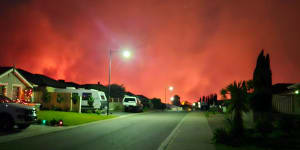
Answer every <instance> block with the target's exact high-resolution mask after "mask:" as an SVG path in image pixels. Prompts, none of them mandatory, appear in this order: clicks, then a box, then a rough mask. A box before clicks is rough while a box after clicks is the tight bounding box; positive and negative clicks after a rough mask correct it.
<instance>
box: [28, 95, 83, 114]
mask: <svg viewBox="0 0 300 150" xmlns="http://www.w3.org/2000/svg"><path fill="white" fill-rule="evenodd" d="M34 102H35V103H40V104H41V108H42V109H53V110H64V111H76V112H77V111H79V101H77V103H76V104H74V103H73V102H72V96H71V93H56V92H49V100H48V101H46V100H45V97H44V93H43V92H41V91H36V92H35V93H34Z"/></svg>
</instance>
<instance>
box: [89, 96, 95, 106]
mask: <svg viewBox="0 0 300 150" xmlns="http://www.w3.org/2000/svg"><path fill="white" fill-rule="evenodd" d="M88 104H89V106H93V105H94V97H92V96H90V97H89V99H88Z"/></svg>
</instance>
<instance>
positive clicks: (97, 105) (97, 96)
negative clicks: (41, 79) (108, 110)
mask: <svg viewBox="0 0 300 150" xmlns="http://www.w3.org/2000/svg"><path fill="white" fill-rule="evenodd" d="M55 92H57V93H71V95H72V97H73V96H75V95H77V96H79V97H80V104H81V107H82V108H90V107H89V105H88V99H89V97H93V98H94V104H93V109H102V108H104V107H105V106H106V103H107V99H106V96H105V93H104V92H102V91H98V90H94V89H84V88H79V89H76V88H75V87H67V88H66V89H59V88H57V89H55Z"/></svg>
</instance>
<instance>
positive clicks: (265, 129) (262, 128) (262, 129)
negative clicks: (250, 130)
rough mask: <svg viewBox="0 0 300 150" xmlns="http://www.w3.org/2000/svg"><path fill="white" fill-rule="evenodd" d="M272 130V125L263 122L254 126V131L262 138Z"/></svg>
mask: <svg viewBox="0 0 300 150" xmlns="http://www.w3.org/2000/svg"><path fill="white" fill-rule="evenodd" d="M273 128H274V127H273V125H272V123H269V122H265V121H258V122H257V123H256V125H255V129H256V130H257V131H258V132H259V133H261V134H262V135H264V136H266V135H267V134H269V133H271V132H272V130H273Z"/></svg>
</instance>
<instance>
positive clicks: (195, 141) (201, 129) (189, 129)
mask: <svg viewBox="0 0 300 150" xmlns="http://www.w3.org/2000/svg"><path fill="white" fill-rule="evenodd" d="M212 136H213V134H212V131H211V129H210V127H209V125H208V121H207V119H206V118H205V116H204V114H203V113H201V112H191V113H188V114H187V115H186V116H185V117H184V118H183V119H182V121H181V122H180V123H179V124H178V125H177V127H176V128H175V129H174V132H172V133H171V134H170V136H169V137H168V141H167V144H166V145H165V146H164V147H163V148H162V149H166V150H182V149H184V150H202V149H203V150H215V146H214V144H212V141H211V139H212Z"/></svg>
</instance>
